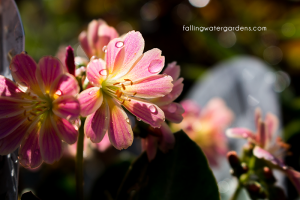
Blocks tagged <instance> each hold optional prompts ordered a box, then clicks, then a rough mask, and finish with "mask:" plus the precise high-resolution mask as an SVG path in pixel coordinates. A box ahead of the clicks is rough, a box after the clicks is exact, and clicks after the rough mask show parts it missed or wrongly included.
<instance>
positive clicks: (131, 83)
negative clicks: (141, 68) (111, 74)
mask: <svg viewBox="0 0 300 200" xmlns="http://www.w3.org/2000/svg"><path fill="white" fill-rule="evenodd" d="M124 81H130V85H133V82H132V81H131V80H130V79H124Z"/></svg>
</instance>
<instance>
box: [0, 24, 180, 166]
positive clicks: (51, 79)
mask: <svg viewBox="0 0 300 200" xmlns="http://www.w3.org/2000/svg"><path fill="white" fill-rule="evenodd" d="M79 40H80V43H81V46H82V48H83V49H84V51H85V53H86V54H87V56H88V57H89V58H90V61H87V60H85V59H84V58H80V57H76V58H74V53H73V49H72V48H71V47H67V54H66V55H67V56H63V55H62V54H60V60H61V61H59V59H56V58H54V57H51V56H47V57H43V58H42V59H41V60H40V61H39V63H38V64H36V63H35V62H34V61H33V59H32V58H31V57H30V56H28V55H27V54H24V53H22V54H18V55H16V56H15V57H14V58H13V60H12V61H11V65H10V69H11V72H12V76H13V78H14V79H15V80H16V82H17V83H16V84H15V83H13V82H12V81H10V80H8V79H6V78H5V77H2V76H1V77H0V79H1V82H0V90H1V95H0V102H1V105H2V107H1V109H0V120H2V121H3V123H1V125H0V126H2V131H1V133H0V155H5V154H8V153H10V152H12V151H14V150H15V149H17V148H18V147H20V150H19V160H20V163H21V164H22V165H23V166H25V167H31V168H35V167H38V166H39V165H40V164H41V163H42V161H43V160H44V161H45V162H47V163H53V162H54V161H56V160H58V159H59V158H60V157H61V155H62V141H65V142H66V143H68V144H74V143H75V142H76V141H77V136H78V127H77V126H75V125H74V121H78V120H79V116H81V117H86V120H85V123H84V134H85V135H86V137H87V138H89V139H90V140H91V142H93V143H99V142H101V141H102V140H103V138H106V139H105V141H110V143H111V144H112V145H113V146H114V147H115V148H116V149H119V150H121V149H126V148H128V147H129V146H130V145H131V144H132V142H133V131H132V127H131V122H130V120H129V118H128V116H127V113H126V112H125V109H126V110H127V111H129V112H130V113H131V114H133V115H134V116H136V118H137V119H138V120H139V121H143V122H145V123H147V124H149V125H150V126H152V127H154V128H161V130H162V132H167V134H168V135H166V136H165V140H163V141H165V142H164V143H163V144H162V145H163V146H166V147H165V148H164V149H170V148H172V146H173V144H174V137H173V135H172V132H171V131H170V130H169V128H168V126H167V124H166V123H165V122H164V121H165V117H167V118H168V119H170V120H171V121H172V120H173V121H175V122H180V121H181V120H182V116H181V114H182V113H183V109H182V107H181V106H180V105H179V104H177V103H172V102H173V100H174V99H176V98H177V97H178V96H179V95H180V93H181V92H182V86H183V85H182V80H183V79H182V78H181V79H178V78H179V70H180V69H179V66H177V65H176V63H175V62H174V63H172V64H170V65H169V66H168V68H167V69H166V70H165V71H164V72H165V74H159V73H160V72H161V71H162V69H163V67H164V63H165V58H164V56H162V55H161V51H160V50H159V49H151V50H149V51H147V52H144V53H143V51H144V45H145V42H144V39H143V37H142V35H141V33H139V32H136V31H131V32H129V33H127V34H126V35H124V36H122V37H118V33H117V32H116V30H115V29H114V28H112V27H110V26H108V25H107V24H106V23H105V22H104V21H102V20H93V21H92V22H91V23H90V24H89V26H88V31H87V32H85V31H84V32H82V33H81V34H80V36H79ZM79 62H80V64H79ZM62 63H64V64H62ZM75 65H76V66H78V65H80V66H81V68H78V69H76V71H75ZM83 74H84V76H82V75H83ZM79 76H81V79H84V81H85V82H88V84H87V87H85V86H84V85H82V82H81V81H78V80H79V79H78V77H79ZM85 76H86V77H85ZM81 79H80V80H81ZM80 89H82V91H81V92H80ZM174 114H175V115H174ZM4 122H5V123H4ZM169 138H170V139H169ZM106 143H107V142H106ZM97 146H99V145H97ZM104 146H105V147H104ZM104 146H103V145H102V147H103V148H107V146H108V145H104ZM102 147H101V145H100V146H99V148H100V149H101V148H102Z"/></svg>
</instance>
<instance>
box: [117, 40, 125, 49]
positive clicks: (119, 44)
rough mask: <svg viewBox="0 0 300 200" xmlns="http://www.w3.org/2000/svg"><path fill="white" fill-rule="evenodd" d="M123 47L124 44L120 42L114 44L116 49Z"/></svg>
mask: <svg viewBox="0 0 300 200" xmlns="http://www.w3.org/2000/svg"><path fill="white" fill-rule="evenodd" d="M123 46H124V42H122V41H119V42H116V47H117V48H121V47H123Z"/></svg>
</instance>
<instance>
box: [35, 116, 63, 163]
mask: <svg viewBox="0 0 300 200" xmlns="http://www.w3.org/2000/svg"><path fill="white" fill-rule="evenodd" d="M51 117H52V116H51V115H50V114H49V115H47V116H46V119H45V120H44V123H43V124H42V126H41V129H40V136H39V146H40V151H41V155H42V157H43V160H44V161H45V162H46V163H49V164H51V163H53V162H54V161H57V160H59V159H60V158H61V156H62V142H61V139H60V138H59V136H58V133H57V131H56V130H55V129H54V125H53V123H52V120H51V119H50V118H51Z"/></svg>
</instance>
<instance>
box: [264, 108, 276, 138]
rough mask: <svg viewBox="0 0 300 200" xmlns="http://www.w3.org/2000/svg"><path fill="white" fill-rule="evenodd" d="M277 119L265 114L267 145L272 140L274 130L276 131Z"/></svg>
mask: <svg viewBox="0 0 300 200" xmlns="http://www.w3.org/2000/svg"><path fill="white" fill-rule="evenodd" d="M278 121H279V120H278V118H277V117H276V116H275V115H273V114H272V113H267V115H266V120H265V124H266V128H267V143H268V142H269V141H271V140H272V138H273V136H274V135H275V133H276V130H277V129H278V124H279V122H278Z"/></svg>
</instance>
